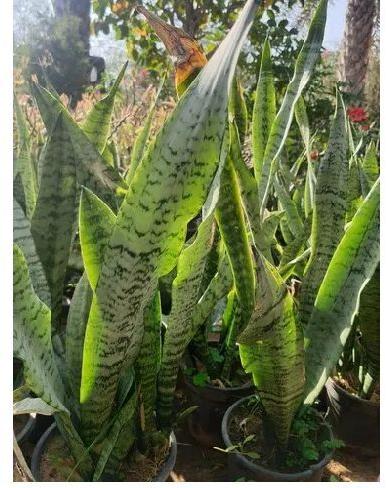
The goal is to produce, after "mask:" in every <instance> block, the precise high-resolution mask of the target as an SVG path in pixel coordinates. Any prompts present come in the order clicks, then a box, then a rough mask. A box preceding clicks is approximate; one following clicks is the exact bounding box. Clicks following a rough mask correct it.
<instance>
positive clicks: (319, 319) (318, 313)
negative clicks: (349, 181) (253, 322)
mask: <svg viewBox="0 0 386 488" xmlns="http://www.w3.org/2000/svg"><path fill="white" fill-rule="evenodd" d="M379 198H380V185H379V180H377V182H376V183H375V184H374V186H373V188H372V190H371V192H370V193H369V195H368V196H367V197H366V199H365V201H364V202H363V204H362V205H361V207H360V208H359V210H358V212H357V213H356V214H355V216H354V218H353V220H352V222H351V224H350V225H349V227H348V228H347V230H346V232H345V234H344V236H343V238H342V240H341V242H340V243H339V245H338V247H337V249H336V251H335V253H334V255H333V257H332V259H331V262H330V264H329V266H328V269H327V272H326V274H325V276H324V279H323V281H322V284H321V285H320V288H319V291H318V294H317V297H316V300H315V305H314V309H313V312H312V315H311V317H310V319H309V322H308V325H307V327H306V329H305V346H306V351H305V367H306V388H305V393H306V395H305V403H307V404H312V403H313V401H314V400H315V398H316V397H317V396H318V394H319V393H320V391H321V389H322V388H323V385H324V383H325V382H326V380H327V378H328V376H329V374H330V372H331V370H332V368H333V367H334V365H335V364H336V362H337V361H338V359H339V356H340V354H341V353H342V350H343V347H344V344H345V341H346V339H347V337H348V335H349V333H350V329H351V325H352V322H353V319H354V316H355V314H356V313H357V310H358V305H359V297H360V294H361V291H362V290H363V288H364V286H365V285H366V283H367V282H368V281H369V280H370V278H371V277H372V275H373V274H374V271H375V269H376V267H377V265H378V262H379Z"/></svg>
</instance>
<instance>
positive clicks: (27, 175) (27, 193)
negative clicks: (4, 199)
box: [14, 95, 38, 219]
mask: <svg viewBox="0 0 386 488" xmlns="http://www.w3.org/2000/svg"><path fill="white" fill-rule="evenodd" d="M14 109H15V113H16V122H17V128H18V151H17V157H16V168H15V175H14V178H15V177H16V176H17V175H18V174H19V175H20V178H21V181H22V184H23V193H24V199H25V205H26V215H27V217H28V218H29V219H30V218H31V215H32V213H33V211H34V208H35V202H36V195H37V191H38V185H37V176H36V171H35V166H34V163H33V160H32V157H31V142H30V137H29V133H28V128H27V123H26V120H25V117H24V114H23V111H22V109H21V107H20V105H19V102H18V100H17V98H16V95H14Z"/></svg>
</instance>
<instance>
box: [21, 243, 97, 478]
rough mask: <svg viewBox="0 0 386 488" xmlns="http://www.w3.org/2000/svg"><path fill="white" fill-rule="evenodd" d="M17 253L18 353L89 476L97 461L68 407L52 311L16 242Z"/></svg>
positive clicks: (32, 386)
mask: <svg viewBox="0 0 386 488" xmlns="http://www.w3.org/2000/svg"><path fill="white" fill-rule="evenodd" d="M13 256H14V298H13V303H14V329H13V330H14V341H13V344H14V355H15V356H16V357H18V358H20V359H21V360H22V361H23V365H24V378H25V381H26V384H27V385H28V386H29V388H30V389H31V391H32V392H33V393H34V394H35V395H36V396H37V397H39V398H41V399H42V400H43V401H44V402H45V403H47V404H48V405H50V406H51V407H52V408H53V409H54V410H55V414H54V415H55V421H56V424H57V426H58V428H59V430H60V432H61V434H62V435H63V436H64V438H65V441H66V443H67V445H68V446H69V447H70V450H71V453H72V454H73V455H74V457H75V460H76V461H77V462H78V463H79V465H78V470H79V472H80V473H81V474H82V475H83V476H84V477H85V478H86V479H87V478H88V477H89V476H90V474H91V472H92V470H93V463H92V460H91V458H90V456H89V454H88V453H87V451H86V449H85V446H84V444H83V442H82V440H81V439H80V437H79V434H78V433H77V432H76V430H75V428H74V426H73V424H72V422H71V420H70V415H69V412H68V410H67V408H66V406H65V403H66V395H65V389H64V385H63V382H62V378H61V376H60V374H59V371H58V367H57V364H56V362H55V359H54V351H53V347H52V342H51V312H50V310H49V308H48V307H47V306H46V305H45V304H44V303H43V302H41V301H40V300H39V298H38V297H37V295H36V294H35V292H34V290H33V287H32V284H31V279H30V276H29V273H28V267H27V263H26V260H25V258H24V256H23V253H22V252H21V250H20V248H19V247H18V246H17V245H16V244H15V245H14V254H13Z"/></svg>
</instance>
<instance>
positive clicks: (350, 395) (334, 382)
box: [326, 376, 380, 408]
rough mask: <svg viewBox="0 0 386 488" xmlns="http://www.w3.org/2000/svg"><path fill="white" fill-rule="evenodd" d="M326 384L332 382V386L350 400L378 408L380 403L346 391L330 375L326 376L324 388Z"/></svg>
mask: <svg viewBox="0 0 386 488" xmlns="http://www.w3.org/2000/svg"><path fill="white" fill-rule="evenodd" d="M328 384H330V385H331V384H332V385H333V387H334V388H336V389H337V390H338V391H339V393H340V394H342V395H345V396H346V397H349V398H350V399H351V400H352V401H356V402H358V403H364V404H366V405H369V406H373V407H376V408H380V403H376V402H372V401H371V400H366V398H360V397H359V396H357V395H353V394H352V393H350V392H348V391H347V390H345V389H344V388H342V387H341V386H340V385H339V383H338V382H337V381H335V380H334V378H332V377H331V376H329V377H328V378H327V381H326V389H327V387H328Z"/></svg>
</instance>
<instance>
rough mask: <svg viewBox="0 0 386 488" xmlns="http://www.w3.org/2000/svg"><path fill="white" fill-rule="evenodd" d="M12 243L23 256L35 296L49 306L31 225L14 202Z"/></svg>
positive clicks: (48, 294)
mask: <svg viewBox="0 0 386 488" xmlns="http://www.w3.org/2000/svg"><path fill="white" fill-rule="evenodd" d="M13 242H14V243H15V244H17V245H18V246H19V247H20V249H21V251H22V252H23V254H24V257H25V259H26V261H27V265H28V269H29V273H30V276H31V281H32V285H33V287H34V290H35V293H36V295H37V296H38V297H39V298H40V300H41V301H42V302H44V303H45V304H46V305H48V306H50V303H51V294H50V290H49V287H48V283H47V279H46V275H45V272H44V269H43V266H42V263H41V261H40V259H39V256H38V254H37V252H36V247H35V243H34V240H33V238H32V234H31V224H30V222H29V221H28V219H27V217H26V216H25V214H24V212H23V210H22V208H21V207H20V205H19V204H18V203H17V202H16V200H14V201H13Z"/></svg>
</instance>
